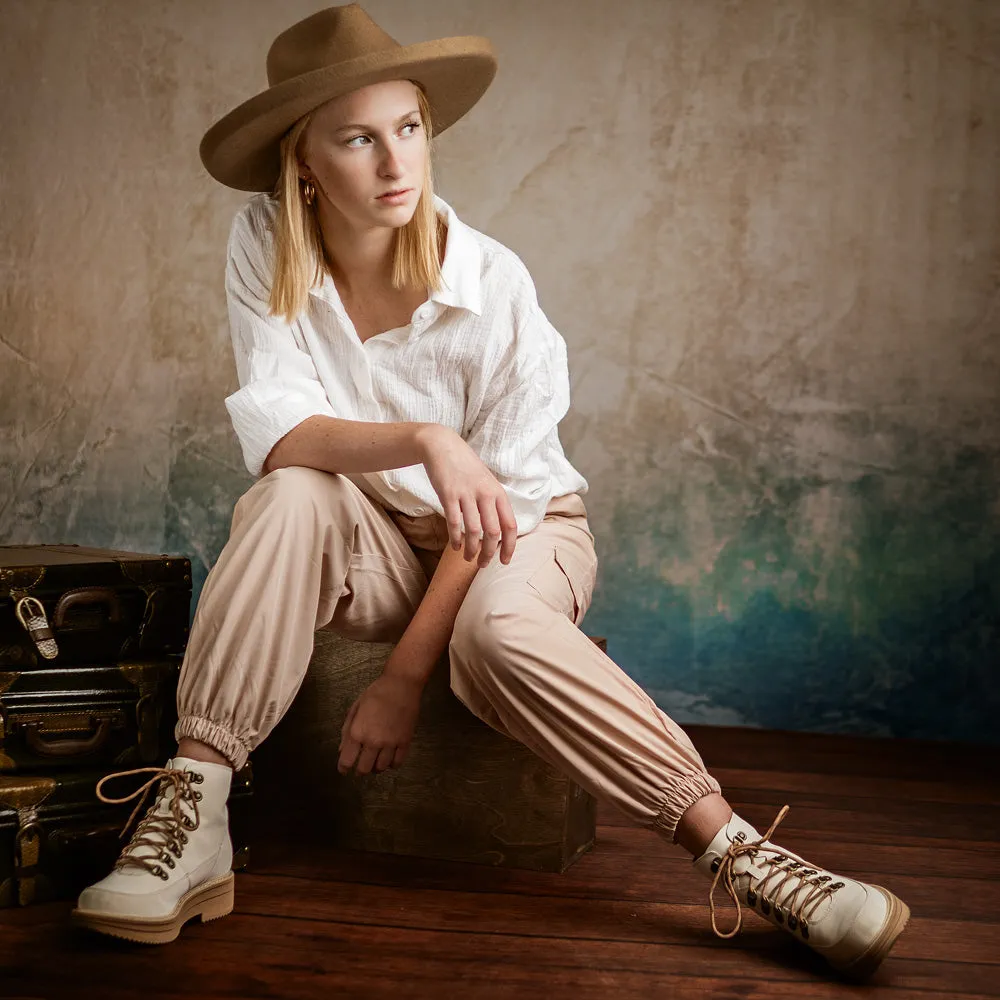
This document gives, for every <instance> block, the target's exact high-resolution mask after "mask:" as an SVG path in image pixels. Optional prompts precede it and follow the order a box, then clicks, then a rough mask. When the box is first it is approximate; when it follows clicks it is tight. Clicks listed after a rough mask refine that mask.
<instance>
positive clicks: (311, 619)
mask: <svg viewBox="0 0 1000 1000" xmlns="http://www.w3.org/2000/svg"><path fill="white" fill-rule="evenodd" d="M447 543H448V534H447V528H446V525H445V521H444V518H442V517H440V516H439V515H437V514H432V515H430V516H427V517H409V516H407V515H404V514H400V513H398V512H395V511H392V512H390V511H387V510H385V509H383V508H382V507H381V506H380V505H379V504H377V503H376V502H375V501H373V500H371V499H369V497H368V496H367V495H366V494H364V493H363V492H362V491H361V490H360V489H358V487H357V486H355V485H354V484H353V483H352V482H351V481H350V480H349V479H347V478H346V477H344V476H339V475H333V474H330V473H327V472H320V471H318V470H316V469H307V468H300V467H292V468H285V469H278V470H276V471H274V472H272V473H270V474H269V475H267V476H264V477H263V478H262V479H259V480H258V481H257V482H256V483H254V485H253V486H252V487H251V488H250V489H249V490H248V491H247V492H246V493H245V494H244V495H243V496H242V497H241V498H240V499H239V501H238V502H237V504H236V509H235V511H234V514H233V523H232V531H231V534H230V538H229V541H228V542H227V543H226V546H225V547H224V548H223V550H222V553H221V554H220V556H219V559H218V562H217V563H216V565H215V566H214V568H213V569H212V571H211V573H209V575H208V579H207V580H206V582H205V587H204V589H203V591H202V594H201V598H200V600H199V603H198V609H197V612H196V614H195V618H194V623H193V626H192V629H191V636H190V640H189V642H188V647H187V652H186V654H185V657H184V663H183V666H182V669H181V675H180V684H179V687H178V693H177V703H178V717H179V719H178V723H177V729H176V735H177V738H178V739H180V738H181V737H185V736H187V737H191V738H193V739H196V740H200V741H201V742H203V743H207V744H208V745H210V746H212V747H214V748H215V749H216V750H218V751H219V752H220V753H222V754H223V755H224V756H226V757H227V758H228V759H229V760H230V761H231V763H232V764H233V766H234V767H236V768H239V767H242V766H243V764H244V763H245V762H246V759H247V755H248V754H249V752H250V751H251V750H253V749H254V748H255V747H256V746H258V745H259V744H260V743H261V742H262V741H263V740H264V738H265V737H266V736H267V735H268V733H270V731H271V730H272V729H273V728H274V726H275V725H276V724H277V722H278V720H279V719H280V718H281V716H282V715H283V714H284V712H285V711H286V709H287V708H288V707H289V705H290V704H291V702H292V699H293V698H294V697H295V694H296V692H297V691H298V689H299V687H300V685H301V683H302V679H303V677H304V675H305V672H306V669H307V667H308V665H309V659H310V656H311V654H312V648H313V632H314V631H315V630H316V629H321V628H329V629H332V630H334V631H336V632H338V633H340V634H342V635H344V636H347V637H349V638H353V639H361V640H367V641H372V642H392V641H396V640H398V639H399V637H400V636H401V635H402V634H403V631H404V630H405V629H406V626H407V624H408V623H409V621H410V619H411V617H412V616H413V613H414V612H415V611H416V609H417V606H418V605H419V604H420V601H421V599H422V597H423V595H424V592H425V590H426V588H427V582H428V576H429V574H431V573H432V572H433V568H434V566H435V565H436V563H437V559H438V558H439V555H440V553H441V552H442V551H443V550H444V548H445V547H446V546H447ZM596 572H597V557H596V555H595V552H594V539H593V536H592V535H591V533H590V529H589V528H588V526H587V516H586V509H585V508H584V504H583V500H582V499H581V498H580V497H579V496H578V495H576V494H571V495H568V496H564V497H558V498H556V499H554V500H553V501H552V502H551V503H550V504H549V507H548V511H547V513H546V516H545V518H544V520H543V521H542V522H541V523H540V524H539V525H538V527H537V528H535V529H534V530H533V531H531V532H529V533H528V534H526V535H522V536H521V537H520V538H518V540H517V545H516V548H515V552H514V557H513V559H512V560H511V562H510V564H509V565H508V566H504V565H503V564H502V563H501V562H500V560H499V558H498V557H494V559H493V561H492V562H491V563H490V564H489V566H487V567H486V568H485V569H481V570H480V571H479V572H478V574H477V575H476V577H475V579H474V581H473V583H472V587H471V588H470V590H469V593H468V595H467V597H466V599H465V601H464V602H463V604H462V607H461V610H460V611H459V614H458V618H457V619H456V622H455V628H454V632H453V635H452V639H451V644H450V649H449V653H450V665H451V687H452V690H453V691H454V692H455V694H456V695H457V696H458V697H459V698H460V699H461V700H462V702H464V704H465V705H466V706H468V708H469V709H470V710H471V711H472V712H473V713H475V714H476V715H477V716H478V717H479V718H481V719H483V720H484V721H485V722H487V723H488V724H489V725H490V726H492V727H493V728H494V729H497V730H499V731H500V732H501V733H505V734H506V735H509V736H511V737H512V738H514V739H516V740H518V741H520V742H521V743H523V744H525V745H526V746H527V747H529V748H530V749H531V750H532V751H534V752H535V753H536V754H538V755H539V756H540V757H542V758H544V759H545V760H546V761H548V762H549V763H551V764H552V765H554V766H555V767H557V768H558V769H559V770H561V771H562V772H563V773H564V774H568V775H569V776H570V777H571V778H573V780H575V781H576V782H578V783H579V784H580V785H581V786H582V787H584V788H586V789H587V790H588V791H590V792H591V793H592V794H593V795H595V796H596V797H598V798H600V799H602V800H605V801H610V802H612V803H613V804H614V805H616V806H617V807H618V808H619V809H621V810H622V811H623V812H624V813H625V814H626V815H627V816H629V817H630V818H631V819H633V820H635V821H638V822H640V823H642V824H643V825H644V826H648V827H652V828H655V829H656V830H657V831H658V832H660V833H661V834H663V835H665V836H666V837H668V838H670V839H672V838H673V836H674V830H675V828H676V825H677V821H678V820H679V819H680V817H681V815H683V813H684V811H685V810H686V809H687V808H688V806H690V805H691V804H692V803H693V802H695V801H697V800H698V799H700V798H702V797H703V796H705V795H708V794H710V793H712V792H717V791H719V785H718V782H716V780H715V779H714V778H713V777H712V776H711V775H709V774H708V773H707V772H706V770H705V766H704V764H703V763H702V760H701V757H700V756H699V755H698V753H697V751H696V750H695V748H694V746H693V745H692V744H691V741H690V740H689V739H688V737H687V736H686V734H685V733H684V732H683V731H682V730H681V729H680V728H679V727H678V726H677V725H676V724H675V723H674V722H673V721H672V720H671V719H670V718H669V717H668V716H667V715H665V714H664V713H663V712H662V711H661V710H660V709H659V708H657V706H656V705H655V704H654V702H653V701H652V699H651V698H650V697H649V696H648V695H647V694H646V693H645V692H644V691H643V690H642V688H640V687H639V686H638V685H637V684H636V683H635V682H634V681H633V680H631V678H629V677H628V675H627V674H625V673H624V671H622V670H621V668H620V667H618V666H617V665H616V664H615V663H614V662H613V661H612V660H611V659H610V658H609V657H608V656H606V655H605V654H604V653H602V652H601V651H600V650H599V649H598V648H597V647H596V646H595V645H594V644H593V643H592V642H591V641H590V640H589V639H588V638H587V637H586V636H585V635H584V634H583V633H582V632H581V631H580V630H579V628H578V627H577V626H578V625H579V624H580V622H581V621H582V619H583V616H584V614H585V613H586V611H587V608H588V607H589V605H590V598H591V591H592V589H593V585H594V579H595V576H596ZM340 721H341V720H333V719H331V720H330V724H331V726H339V725H340Z"/></svg>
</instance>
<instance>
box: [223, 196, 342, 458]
mask: <svg viewBox="0 0 1000 1000" xmlns="http://www.w3.org/2000/svg"><path fill="white" fill-rule="evenodd" d="M271 270H272V265H271V262H270V260H269V246H268V243H267V242H266V241H265V240H264V239H263V238H262V237H261V236H260V235H259V234H256V233H254V232H253V230H252V228H251V226H250V225H249V223H248V222H247V219H246V217H245V216H244V215H243V214H240V215H238V216H237V217H236V219H235V220H234V222H233V227H232V230H231V232H230V236H229V247H228V259H227V262H226V301H227V304H228V307H229V328H230V333H231V335H232V341H233V353H234V355H235V358H236V372H237V377H238V379H239V384H240V388H239V391H238V392H235V393H233V394H232V395H231V396H229V397H227V398H226V401H225V402H226V409H227V410H228V411H229V416H230V419H231V420H232V422H233V429H234V430H235V431H236V436H237V438H238V439H239V442H240V447H241V448H242V450H243V460H244V462H245V463H246V467H247V469H248V470H249V471H250V474H251V475H253V476H259V475H260V473H261V468H262V466H263V465H264V462H265V460H266V459H267V456H268V455H269V454H270V452H271V449H272V448H273V447H274V446H275V445H276V444H277V443H278V441H280V440H281V438H283V437H284V436H285V435H286V434H287V433H288V432H289V431H290V430H292V428H294V427H296V426H297V425H298V424H300V423H302V421H303V420H306V419H307V418H309V417H312V416H317V415H322V416H328V417H334V416H336V413H335V412H334V410H333V407H332V406H331V405H330V400H329V398H328V396H327V393H326V390H325V389H324V388H323V385H322V383H321V382H320V380H319V376H318V375H317V373H316V366H315V365H314V364H313V360H312V358H311V357H310V355H309V354H308V353H307V352H306V351H304V350H302V349H301V348H300V347H299V346H298V344H297V343H296V340H295V334H294V331H293V329H292V327H291V326H290V325H289V324H288V323H287V322H286V321H285V320H284V319H283V318H282V317H280V316H271V315H270V313H269V306H268V299H269V296H270V276H269V275H270V272H271Z"/></svg>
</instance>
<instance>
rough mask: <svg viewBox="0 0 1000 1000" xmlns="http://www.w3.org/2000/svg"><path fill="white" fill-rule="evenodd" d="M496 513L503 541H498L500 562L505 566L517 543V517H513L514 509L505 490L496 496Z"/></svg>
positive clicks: (511, 557)
mask: <svg viewBox="0 0 1000 1000" xmlns="http://www.w3.org/2000/svg"><path fill="white" fill-rule="evenodd" d="M497 514H498V515H499V520H500V530H501V532H502V533H503V541H501V543H500V562H502V563H503V564H504V566H506V565H508V564H509V563H510V561H511V559H513V558H514V546H515V545H516V544H517V518H516V517H514V510H513V508H512V507H511V505H510V500H509V499H508V497H507V491H506V490H504V491H503V493H502V494H501V495H500V496H499V497H498V498H497Z"/></svg>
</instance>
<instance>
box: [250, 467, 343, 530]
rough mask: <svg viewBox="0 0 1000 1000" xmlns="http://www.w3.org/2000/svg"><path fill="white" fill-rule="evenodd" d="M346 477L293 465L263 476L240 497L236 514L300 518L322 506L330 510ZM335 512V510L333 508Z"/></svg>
mask: <svg viewBox="0 0 1000 1000" xmlns="http://www.w3.org/2000/svg"><path fill="white" fill-rule="evenodd" d="M345 484H346V480H344V478H343V476H338V475H335V474H333V473H329V472H322V471H320V470H319V469H309V468H305V467H303V466H299V465H291V466H287V467H285V468H281V469H275V470H274V471H273V472H269V473H268V474H267V475H266V476H262V477H261V478H260V479H258V480H257V482H256V483H254V485H253V486H251V487H250V489H249V490H248V491H247V492H246V493H244V494H243V496H241V497H240V499H239V500H238V501H237V504H236V510H235V512H234V517H235V518H236V519H242V518H243V517H245V516H247V515H248V514H249V515H252V516H253V517H268V518H275V517H277V518H285V517H290V518H293V519H296V520H297V519H299V518H301V517H302V516H303V515H312V514H313V513H315V512H316V511H317V510H318V509H320V508H321V506H322V508H323V509H325V510H327V511H331V506H330V499H331V497H333V496H336V494H337V493H338V492H341V491H342V490H343V487H344V485H345ZM331 512H332V511H331Z"/></svg>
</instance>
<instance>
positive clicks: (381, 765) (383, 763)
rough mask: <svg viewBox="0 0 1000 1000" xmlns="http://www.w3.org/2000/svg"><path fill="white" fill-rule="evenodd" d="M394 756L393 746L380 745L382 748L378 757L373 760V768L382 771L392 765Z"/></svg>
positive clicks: (394, 749)
mask: <svg viewBox="0 0 1000 1000" xmlns="http://www.w3.org/2000/svg"><path fill="white" fill-rule="evenodd" d="M395 756H396V748H395V747H382V749H381V750H379V752H378V757H377V758H376V760H375V770H376V771H378V772H382V771H385V770H386V769H388V768H390V767H392V761H393V758H394V757H395Z"/></svg>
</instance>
